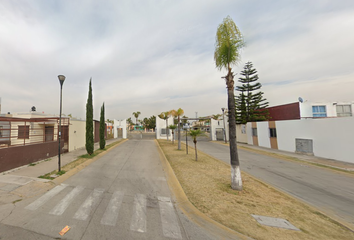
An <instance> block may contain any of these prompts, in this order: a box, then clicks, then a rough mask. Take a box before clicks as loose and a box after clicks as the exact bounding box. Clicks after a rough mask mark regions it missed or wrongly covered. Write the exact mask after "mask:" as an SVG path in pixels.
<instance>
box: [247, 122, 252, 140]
mask: <svg viewBox="0 0 354 240" xmlns="http://www.w3.org/2000/svg"><path fill="white" fill-rule="evenodd" d="M246 133H247V143H248V144H251V145H253V137H252V123H250V122H248V123H247V124H246Z"/></svg>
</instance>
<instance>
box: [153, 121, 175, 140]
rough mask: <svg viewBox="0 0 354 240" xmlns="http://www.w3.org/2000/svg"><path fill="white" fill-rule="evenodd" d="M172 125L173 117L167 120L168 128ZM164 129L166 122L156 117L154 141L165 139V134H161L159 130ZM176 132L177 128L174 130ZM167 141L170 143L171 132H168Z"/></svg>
mask: <svg viewBox="0 0 354 240" xmlns="http://www.w3.org/2000/svg"><path fill="white" fill-rule="evenodd" d="M170 125H173V117H169V118H168V126H170ZM162 128H166V120H164V119H161V118H159V117H158V116H157V117H156V139H167V135H166V134H161V129H162ZM176 130H177V128H176ZM168 140H170V141H172V134H171V130H170V131H169V135H168Z"/></svg>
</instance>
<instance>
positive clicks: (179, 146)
mask: <svg viewBox="0 0 354 240" xmlns="http://www.w3.org/2000/svg"><path fill="white" fill-rule="evenodd" d="M179 125H180V117H179V116H178V126H177V127H178V129H177V131H178V133H177V135H178V137H177V138H178V150H181V128H180V126H179Z"/></svg>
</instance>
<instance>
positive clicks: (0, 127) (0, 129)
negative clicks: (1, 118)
mask: <svg viewBox="0 0 354 240" xmlns="http://www.w3.org/2000/svg"><path fill="white" fill-rule="evenodd" d="M0 137H2V126H0Z"/></svg>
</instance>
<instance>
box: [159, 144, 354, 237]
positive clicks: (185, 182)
mask: <svg viewBox="0 0 354 240" xmlns="http://www.w3.org/2000/svg"><path fill="white" fill-rule="evenodd" d="M158 143H159V144H160V146H161V148H162V150H163V152H164V154H165V156H166V158H167V160H168V161H169V163H170V165H171V167H172V168H173V170H174V172H175V174H176V176H177V178H178V180H179V182H180V183H181V185H182V188H183V190H184V192H185V193H186V195H187V197H188V199H189V201H190V202H191V203H192V204H193V205H194V206H195V207H196V208H197V209H199V210H200V211H201V212H203V213H204V214H206V215H207V216H208V217H210V218H212V219H213V220H215V221H217V222H219V223H221V224H223V225H225V226H227V227H229V228H231V229H233V230H235V231H238V232H240V233H242V234H244V235H247V236H250V237H252V238H254V239H260V240H262V239H264V240H268V239H284V240H288V239H314V240H315V239H338V240H339V239H341V240H343V239H354V233H353V232H352V231H350V230H349V229H347V228H345V227H343V226H342V225H341V224H339V223H337V222H336V221H333V220H332V219H330V218H328V217H327V216H325V215H323V214H321V213H320V212H317V211H316V210H314V209H313V208H311V207H309V206H307V205H306V204H303V203H302V202H300V201H297V200H296V199H294V198H291V197H289V196H288V195H286V194H283V193H281V192H279V191H277V190H276V189H274V188H272V187H270V186H268V185H266V184H264V183H262V182H260V181H258V180H257V179H255V178H253V177H252V176H250V175H248V174H246V173H244V172H242V174H243V175H242V178H243V187H244V190H243V191H241V192H238V191H234V190H232V189H231V186H230V181H231V179H230V174H231V170H230V167H229V166H228V165H227V164H225V163H222V162H220V161H218V160H216V159H214V158H212V157H210V156H209V155H207V154H204V153H202V152H198V161H195V156H194V149H193V148H190V149H189V155H186V153H185V145H182V151H181V150H177V144H172V143H171V142H169V141H165V140H158ZM183 150H184V151H183ZM241 169H242V166H241ZM251 214H254V215H261V216H268V217H275V218H283V219H286V220H288V221H289V222H290V223H292V224H293V225H294V226H296V227H297V228H299V229H300V230H301V231H293V230H286V229H281V228H275V227H268V226H264V225H260V224H259V223H258V222H257V221H256V220H255V219H254V218H253V217H252V216H251Z"/></svg>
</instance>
